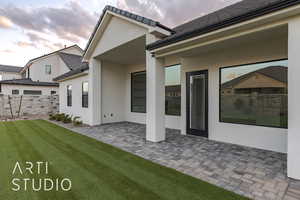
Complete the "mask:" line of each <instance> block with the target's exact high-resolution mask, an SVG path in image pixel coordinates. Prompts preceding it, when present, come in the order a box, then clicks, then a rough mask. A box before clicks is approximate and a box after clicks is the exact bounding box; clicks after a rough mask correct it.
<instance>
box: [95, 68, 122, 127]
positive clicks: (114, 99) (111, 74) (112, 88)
mask: <svg viewBox="0 0 300 200" xmlns="http://www.w3.org/2000/svg"><path fill="white" fill-rule="evenodd" d="M125 69H126V67H125V66H123V65H118V64H113V63H109V62H103V63H102V73H101V74H102V79H101V87H102V90H101V91H102V93H101V103H102V109H101V110H102V115H101V118H102V123H113V122H121V121H125V120H126V119H125V101H124V100H125V98H124V97H125V94H126V93H125Z"/></svg>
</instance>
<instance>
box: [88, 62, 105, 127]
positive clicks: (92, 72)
mask: <svg viewBox="0 0 300 200" xmlns="http://www.w3.org/2000/svg"><path fill="white" fill-rule="evenodd" d="M101 113H102V112H101V62H100V61H99V60H97V59H95V58H92V59H91V61H90V63H89V115H90V120H89V125H91V126H95V125H99V124H101Z"/></svg>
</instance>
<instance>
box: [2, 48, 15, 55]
mask: <svg viewBox="0 0 300 200" xmlns="http://www.w3.org/2000/svg"><path fill="white" fill-rule="evenodd" d="M0 53H9V54H12V53H15V51H13V50H11V49H3V50H0Z"/></svg>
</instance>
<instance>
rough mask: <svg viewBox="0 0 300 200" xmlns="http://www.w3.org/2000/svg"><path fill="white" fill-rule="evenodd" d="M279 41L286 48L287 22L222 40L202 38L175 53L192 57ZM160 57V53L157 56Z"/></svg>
mask: <svg viewBox="0 0 300 200" xmlns="http://www.w3.org/2000/svg"><path fill="white" fill-rule="evenodd" d="M275 40H276V41H277V42H281V43H282V46H283V48H287V40H288V26H287V24H284V25H280V26H277V27H273V28H269V29H264V30H261V31H257V32H252V33H248V34H245V35H240V36H237V37H232V38H229V39H224V40H214V41H210V40H203V41H201V42H199V43H197V44H196V45H197V46H195V47H194V48H193V47H189V48H187V49H186V50H185V49H184V48H182V49H181V51H180V53H179V52H178V53H175V54H173V55H177V56H179V57H194V56H197V55H199V54H203V53H208V52H213V51H215V50H222V49H224V50H228V49H232V48H234V47H237V46H240V45H249V44H253V43H255V42H263V43H265V44H266V45H268V44H269V43H270V42H272V41H275ZM158 57H160V55H159V56H158Z"/></svg>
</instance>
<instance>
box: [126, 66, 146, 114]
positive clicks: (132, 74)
mask: <svg viewBox="0 0 300 200" xmlns="http://www.w3.org/2000/svg"><path fill="white" fill-rule="evenodd" d="M139 73H146V105H145V106H146V109H145V110H146V111H145V112H135V111H133V110H132V103H133V101H132V100H133V98H132V97H133V90H132V85H133V81H132V80H133V79H132V78H133V76H134V75H135V74H139ZM130 98H131V99H130V112H132V113H147V72H146V70H144V71H137V72H132V73H130Z"/></svg>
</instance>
